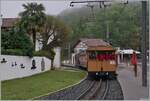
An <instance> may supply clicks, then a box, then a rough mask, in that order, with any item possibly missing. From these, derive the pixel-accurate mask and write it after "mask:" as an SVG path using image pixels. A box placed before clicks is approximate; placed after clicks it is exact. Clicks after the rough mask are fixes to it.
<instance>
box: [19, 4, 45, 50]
mask: <svg viewBox="0 0 150 101" xmlns="http://www.w3.org/2000/svg"><path fill="white" fill-rule="evenodd" d="M22 6H23V7H24V9H25V10H24V11H23V12H21V13H19V16H20V17H21V19H20V22H19V26H20V30H24V31H25V32H26V33H27V34H29V35H30V36H32V40H33V44H34V49H35V44H36V33H37V32H40V31H41V28H42V26H43V25H44V22H45V13H44V11H45V8H44V6H43V5H42V4H37V3H27V4H23V5H22Z"/></svg>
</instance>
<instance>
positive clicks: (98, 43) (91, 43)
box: [74, 38, 110, 48]
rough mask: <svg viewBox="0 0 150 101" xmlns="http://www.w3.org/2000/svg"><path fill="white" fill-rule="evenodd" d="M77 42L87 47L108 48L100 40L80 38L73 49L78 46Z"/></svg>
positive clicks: (107, 44)
mask: <svg viewBox="0 0 150 101" xmlns="http://www.w3.org/2000/svg"><path fill="white" fill-rule="evenodd" d="M79 42H83V43H85V44H86V45H87V46H88V47H96V46H110V44H109V43H107V42H105V41H103V40H102V39H90V38H81V39H79V40H78V41H77V42H76V44H75V45H74V48H75V47H76V46H77V45H78V44H79Z"/></svg>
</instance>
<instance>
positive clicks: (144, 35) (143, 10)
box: [141, 1, 147, 87]
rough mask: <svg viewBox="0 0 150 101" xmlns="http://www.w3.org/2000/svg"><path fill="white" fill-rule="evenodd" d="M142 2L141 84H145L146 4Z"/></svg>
mask: <svg viewBox="0 0 150 101" xmlns="http://www.w3.org/2000/svg"><path fill="white" fill-rule="evenodd" d="M141 2H142V45H141V46H142V86H145V87H146V86H147V54H146V42H147V40H146V22H147V19H146V12H147V11H146V10H147V8H146V6H147V1H141Z"/></svg>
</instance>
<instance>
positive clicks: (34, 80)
mask: <svg viewBox="0 0 150 101" xmlns="http://www.w3.org/2000/svg"><path fill="white" fill-rule="evenodd" d="M85 75H86V73H85V72H83V71H81V72H71V71H63V70H51V71H47V72H45V73H42V74H37V75H33V76H30V77H25V78H20V79H14V80H8V81H2V84H1V99H2V100H27V99H31V98H33V97H36V96H40V95H43V94H46V93H49V92H52V91H55V90H59V89H61V88H64V87H66V86H69V85H72V84H74V83H77V82H79V81H80V80H81V79H82V78H84V77H85Z"/></svg>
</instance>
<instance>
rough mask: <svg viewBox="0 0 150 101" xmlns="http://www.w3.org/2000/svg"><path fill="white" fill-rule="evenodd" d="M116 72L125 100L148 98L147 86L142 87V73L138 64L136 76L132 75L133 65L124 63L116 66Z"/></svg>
mask: <svg viewBox="0 0 150 101" xmlns="http://www.w3.org/2000/svg"><path fill="white" fill-rule="evenodd" d="M117 73H118V80H119V82H120V84H121V87H122V90H123V94H124V99H125V100H142V99H148V97H149V87H142V73H141V66H140V65H138V76H137V77H135V76H134V72H133V66H127V65H125V64H122V65H119V66H118V69H117ZM148 76H149V73H148ZM148 82H149V81H148Z"/></svg>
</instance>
